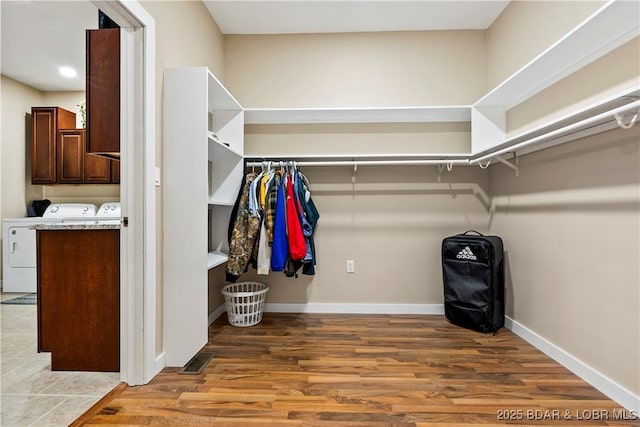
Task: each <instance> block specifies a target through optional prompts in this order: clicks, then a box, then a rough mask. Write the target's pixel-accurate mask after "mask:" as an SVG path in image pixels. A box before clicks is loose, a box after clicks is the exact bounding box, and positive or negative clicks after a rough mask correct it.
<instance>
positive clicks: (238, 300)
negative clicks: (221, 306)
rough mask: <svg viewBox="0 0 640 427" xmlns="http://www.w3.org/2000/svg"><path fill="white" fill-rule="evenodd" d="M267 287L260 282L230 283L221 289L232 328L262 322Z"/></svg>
mask: <svg viewBox="0 0 640 427" xmlns="http://www.w3.org/2000/svg"><path fill="white" fill-rule="evenodd" d="M267 291H269V287H268V286H267V285H265V284H264V283H260V282H239V283H232V284H230V285H227V286H225V287H224V288H222V295H224V300H225V302H226V305H227V318H228V319H229V323H230V324H231V325H233V326H253V325H257V324H258V323H260V321H261V320H262V312H263V310H264V300H265V298H266V296H267Z"/></svg>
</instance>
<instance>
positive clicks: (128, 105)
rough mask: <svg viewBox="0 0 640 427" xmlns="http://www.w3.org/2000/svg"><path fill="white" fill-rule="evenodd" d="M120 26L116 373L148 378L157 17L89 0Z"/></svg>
mask: <svg viewBox="0 0 640 427" xmlns="http://www.w3.org/2000/svg"><path fill="white" fill-rule="evenodd" d="M92 3H94V4H95V5H96V6H97V7H98V8H99V9H100V10H102V11H103V12H104V13H106V14H107V15H108V16H109V18H111V19H112V20H113V21H115V22H116V23H117V24H118V25H120V27H121V28H122V31H121V38H122V41H121V88H120V93H121V101H120V120H121V121H120V128H121V134H120V135H121V139H120V152H121V156H122V157H121V165H120V166H121V184H120V202H121V204H122V216H123V217H127V218H128V227H124V226H123V227H122V229H121V233H120V236H121V238H120V249H121V254H120V279H121V280H120V282H121V284H120V378H121V380H122V381H124V382H126V383H127V384H129V385H140V384H146V383H148V382H149V381H150V380H151V379H152V378H153V377H154V376H155V375H156V374H157V373H158V372H159V371H160V370H161V369H162V368H163V367H164V366H163V363H162V361H163V359H162V358H159V362H156V339H155V338H156V327H157V322H156V200H155V191H156V189H155V108H156V105H155V86H156V85H155V20H154V19H153V17H152V16H151V15H150V14H149V13H148V12H147V11H146V10H145V9H144V8H143V7H142V5H141V4H140V3H139V2H138V1H135V0H117V1H109V0H92Z"/></svg>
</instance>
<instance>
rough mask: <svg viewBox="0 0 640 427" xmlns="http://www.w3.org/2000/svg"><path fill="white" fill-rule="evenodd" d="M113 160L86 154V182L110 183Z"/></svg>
mask: <svg viewBox="0 0 640 427" xmlns="http://www.w3.org/2000/svg"><path fill="white" fill-rule="evenodd" d="M110 162H111V160H109V159H107V158H104V157H100V156H96V155H95V154H89V153H85V155H84V182H87V183H96V184H97V183H107V184H108V183H110V182H111V163H110Z"/></svg>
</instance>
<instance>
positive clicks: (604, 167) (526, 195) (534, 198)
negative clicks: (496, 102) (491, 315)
mask: <svg viewBox="0 0 640 427" xmlns="http://www.w3.org/2000/svg"><path fill="white" fill-rule="evenodd" d="M639 141H640V128H639V127H638V126H636V127H635V128H634V129H632V130H627V131H625V130H616V131H612V132H608V133H605V134H601V135H598V136H594V137H590V138H588V139H583V140H579V141H576V142H573V143H570V144H566V145H564V146H560V147H556V148H553V149H549V150H544V151H541V152H538V153H534V154H531V155H528V156H524V157H522V158H521V159H520V176H519V177H515V176H514V173H513V171H512V170H511V169H507V168H505V167H503V166H501V165H498V166H494V167H492V168H491V169H490V180H491V181H490V188H491V193H492V196H493V201H492V205H493V206H492V210H491V216H490V222H491V225H490V231H491V233H494V234H498V235H501V236H502V237H503V238H504V240H505V246H506V249H507V252H508V261H509V262H508V270H507V279H508V281H507V282H508V283H507V299H508V302H507V311H508V313H507V314H508V315H509V316H511V317H512V318H513V319H514V320H516V321H518V322H520V323H521V324H523V325H524V326H526V327H528V328H530V329H531V330H533V331H535V332H536V333H537V334H539V335H541V336H542V337H544V338H546V339H547V340H549V341H551V342H552V343H554V344H555V345H557V346H559V347H560V348H562V349H564V350H565V351H567V352H569V353H570V354H571V355H573V356H575V357H576V358H578V359H579V360H581V361H583V362H584V363H586V364H588V365H589V366H591V367H593V368H594V369H596V370H598V371H599V372H601V373H603V374H604V375H606V376H607V377H609V378H611V379H612V380H613V381H615V382H617V383H618V384H620V385H622V386H624V387H626V388H628V389H629V390H630V391H631V392H633V393H635V394H636V395H638V394H639V393H640V367H639V365H638V361H639V360H640V350H639V344H638V343H639V340H638V337H639V333H640V331H639V329H638V328H639V325H640V315H639V313H640V291H639V286H638V284H639V283H640V277H639V276H640V273H639V270H638V259H640V249H639V241H640V240H639V239H640V223H639V222H638V218H639V217H640V143H639Z"/></svg>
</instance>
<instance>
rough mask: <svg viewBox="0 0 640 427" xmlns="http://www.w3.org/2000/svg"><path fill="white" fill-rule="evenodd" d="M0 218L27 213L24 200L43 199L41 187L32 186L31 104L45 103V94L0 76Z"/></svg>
mask: <svg viewBox="0 0 640 427" xmlns="http://www.w3.org/2000/svg"><path fill="white" fill-rule="evenodd" d="M1 89H2V147H1V149H2V170H1V171H0V173H1V174H2V201H1V203H0V214H1V215H0V216H1V217H2V218H21V217H24V216H26V215H27V202H28V201H30V200H33V199H41V198H42V187H41V186H37V187H32V186H31V161H30V159H31V149H30V148H31V147H28V146H27V144H26V140H27V139H28V138H30V136H29V135H30V133H31V128H30V126H31V119H30V117H31V107H32V106H38V105H43V104H44V102H45V101H44V94H43V93H42V92H40V91H38V90H36V89H33V88H32V87H30V86H26V85H24V84H22V83H19V82H17V81H15V80H12V79H10V78H8V77H5V76H2V88H1Z"/></svg>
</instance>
